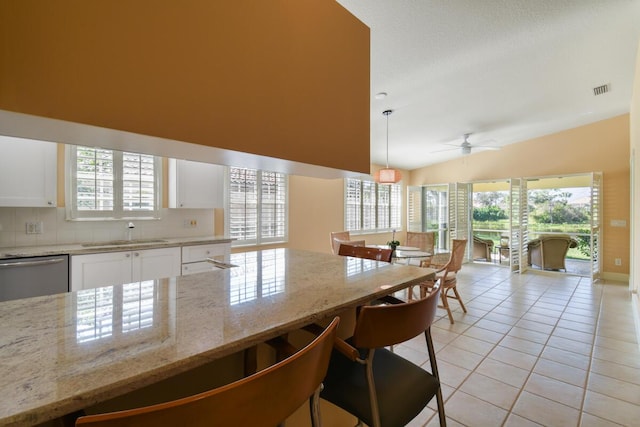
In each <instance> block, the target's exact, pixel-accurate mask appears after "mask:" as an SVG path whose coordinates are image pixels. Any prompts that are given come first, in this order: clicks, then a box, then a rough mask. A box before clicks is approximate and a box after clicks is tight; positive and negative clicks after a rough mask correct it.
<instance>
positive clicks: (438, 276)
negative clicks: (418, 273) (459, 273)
mask: <svg viewBox="0 0 640 427" xmlns="http://www.w3.org/2000/svg"><path fill="white" fill-rule="evenodd" d="M443 277H444V271H441V272H440V273H437V274H436V279H442V278H443ZM456 279H457V277H456V273H453V272H449V274H447V280H446V281H445V285H446V284H447V283H451V282H455V281H456Z"/></svg>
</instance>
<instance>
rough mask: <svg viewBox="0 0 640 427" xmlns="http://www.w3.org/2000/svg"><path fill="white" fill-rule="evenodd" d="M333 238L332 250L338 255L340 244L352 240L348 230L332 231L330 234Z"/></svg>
mask: <svg viewBox="0 0 640 427" xmlns="http://www.w3.org/2000/svg"><path fill="white" fill-rule="evenodd" d="M330 239H331V252H333V254H334V255H338V250H339V249H340V244H341V243H342V242H347V241H349V240H351V233H349V232H348V231H332V232H331V234H330Z"/></svg>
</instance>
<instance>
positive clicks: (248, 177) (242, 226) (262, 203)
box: [227, 167, 288, 245]
mask: <svg viewBox="0 0 640 427" xmlns="http://www.w3.org/2000/svg"><path fill="white" fill-rule="evenodd" d="M227 203H228V209H227V212H228V215H227V230H228V233H229V236H230V237H231V238H232V239H236V240H235V241H234V243H233V244H234V245H261V244H269V243H280V242H286V241H287V236H288V224H287V222H288V212H287V209H288V206H287V204H288V199H287V175H286V174H283V173H279V172H266V171H260V170H256V169H244V168H234V167H231V168H229V197H228V200H227Z"/></svg>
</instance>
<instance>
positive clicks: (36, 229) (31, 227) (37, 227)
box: [25, 221, 44, 234]
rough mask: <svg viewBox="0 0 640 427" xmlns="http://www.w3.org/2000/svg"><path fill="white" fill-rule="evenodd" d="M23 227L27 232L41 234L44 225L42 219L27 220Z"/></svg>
mask: <svg viewBox="0 0 640 427" xmlns="http://www.w3.org/2000/svg"><path fill="white" fill-rule="evenodd" d="M25 229H26V230H25V232H26V233H27V234H42V233H43V232H44V225H43V224H42V221H27V222H25Z"/></svg>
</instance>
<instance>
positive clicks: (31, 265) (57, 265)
mask: <svg viewBox="0 0 640 427" xmlns="http://www.w3.org/2000/svg"><path fill="white" fill-rule="evenodd" d="M68 291H69V255H54V256H43V257H32V258H11V259H0V301H9V300H14V299H19V298H29V297H36V296H41V295H52V294H58V293H62V292H68Z"/></svg>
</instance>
